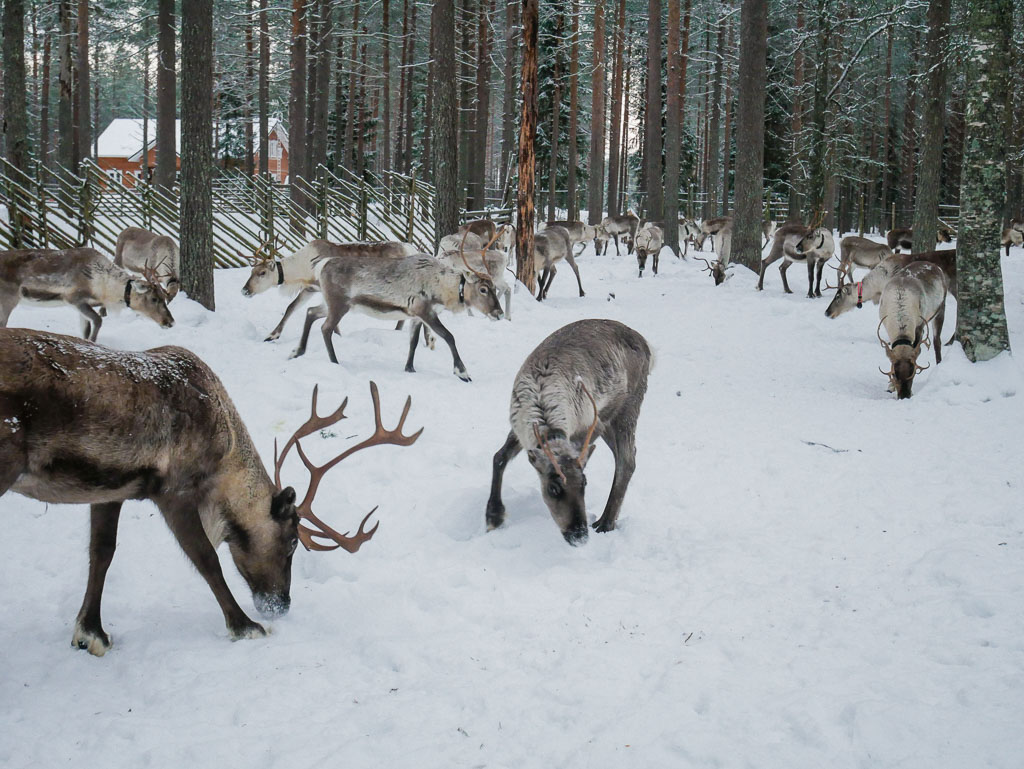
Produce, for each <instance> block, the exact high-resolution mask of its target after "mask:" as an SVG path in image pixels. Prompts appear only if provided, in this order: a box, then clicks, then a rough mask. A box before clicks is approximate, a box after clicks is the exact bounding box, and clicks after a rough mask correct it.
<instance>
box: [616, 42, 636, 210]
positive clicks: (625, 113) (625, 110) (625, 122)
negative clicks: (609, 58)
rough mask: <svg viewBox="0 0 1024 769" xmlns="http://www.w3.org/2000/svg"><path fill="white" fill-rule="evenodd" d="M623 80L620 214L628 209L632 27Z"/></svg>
mask: <svg viewBox="0 0 1024 769" xmlns="http://www.w3.org/2000/svg"><path fill="white" fill-rule="evenodd" d="M625 40H626V46H627V48H626V64H625V70H624V71H625V73H626V74H625V80H626V82H625V83H624V84H623V86H622V136H621V137H620V138H619V146H620V147H621V150H620V152H619V201H618V203H617V204H616V207H615V208H616V210H617V211H619V212H620V213H621V212H622V211H623V210H624V209H628V208H629V94H630V82H631V80H632V77H631V74H632V72H633V25H632V24H630V25H629V28H628V30H627V32H626V37H625Z"/></svg>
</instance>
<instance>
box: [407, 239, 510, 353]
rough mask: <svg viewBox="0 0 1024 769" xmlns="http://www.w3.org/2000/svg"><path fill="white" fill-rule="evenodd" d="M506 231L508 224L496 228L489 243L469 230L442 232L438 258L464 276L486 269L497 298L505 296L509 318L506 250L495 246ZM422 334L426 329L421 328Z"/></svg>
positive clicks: (508, 316) (506, 313)
mask: <svg viewBox="0 0 1024 769" xmlns="http://www.w3.org/2000/svg"><path fill="white" fill-rule="evenodd" d="M506 231H511V225H507V224H506V225H503V226H502V227H499V228H498V230H497V232H496V233H495V235H494V237H493V239H492V240H491V241H489V242H484V241H483V240H482V239H481V238H480V236H479V235H474V234H473V233H472V232H469V231H466V232H465V233H463V234H462V235H445V236H444V237H443V238H441V241H440V243H439V244H438V247H437V258H438V259H439V260H440V261H441V262H443V263H444V264H447V265H448V266H449V267H451V268H452V269H454V270H458V271H459V272H462V273H464V274H465V275H467V276H469V275H471V274H472V273H473V271H476V272H486V273H487V274H488V275H490V276H491V280H492V281H493V283H494V290H495V291H497V292H498V299H499V300H500V299H501V298H502V297H504V299H505V317H506V318H507V319H508V320H512V287H511V286H510V285H509V284H508V281H507V280H505V268H506V267H507V266H508V252H507V251H505V250H501V249H495V246H496V245H498V243H499V242H500V241H501V239H502V235H503V234H504V233H505V232H506ZM467 312H471V311H469V310H467ZM424 333H429V331H427V330H426V329H424Z"/></svg>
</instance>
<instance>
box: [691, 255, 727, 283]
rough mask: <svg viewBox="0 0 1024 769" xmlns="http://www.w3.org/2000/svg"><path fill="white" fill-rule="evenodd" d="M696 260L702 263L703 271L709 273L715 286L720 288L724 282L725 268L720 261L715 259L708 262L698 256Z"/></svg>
mask: <svg viewBox="0 0 1024 769" xmlns="http://www.w3.org/2000/svg"><path fill="white" fill-rule="evenodd" d="M697 258H698V259H700V260H701V261H702V262H704V267H703V270H704V271H705V272H707V273H709V274H710V275H711V277H712V278H714V279H715V285H716V286H720V285H722V284H723V283H724V282H725V278H726V274H725V266H724V265H723V264H722V262H721V260H719V259H715V261H713V262H709V261H708V260H707V259H704V258H703V257H700V256H698V257H697Z"/></svg>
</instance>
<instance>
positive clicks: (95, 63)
mask: <svg viewBox="0 0 1024 769" xmlns="http://www.w3.org/2000/svg"><path fill="white" fill-rule="evenodd" d="M92 71H93V72H95V73H96V78H95V79H94V80H93V85H92V98H93V109H92V119H93V120H94V121H95V122H96V130H95V131H93V130H91V128H90V131H89V135H90V137H91V141H92V150H91V153H90V154H91V155H92V158H93V159H94V160H95V159H96V158H97V157H99V154H100V145H99V140H100V132H99V123H100V74H99V73H100V47H99V46H98V45H95V46H93V49H92ZM90 126H91V123H90Z"/></svg>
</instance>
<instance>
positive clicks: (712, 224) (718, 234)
mask: <svg viewBox="0 0 1024 769" xmlns="http://www.w3.org/2000/svg"><path fill="white" fill-rule="evenodd" d="M700 230H701V232H703V233H704V236H705V237H709V238H711V250H712V251H714V252H716V253H717V254H718V255H719V259H721V260H722V261H724V262H725V263H726V264H728V263H729V259H728V255H726V256H725V258H723V257H722V253H721V250H722V243H723V240H724V239H726V236H727V235H728V236H730V237H729V238H728V240H729V241H731V235H732V217H731V216H717V217H715V218H713V219H705V220H704V221H703V222H701V225H700Z"/></svg>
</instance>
